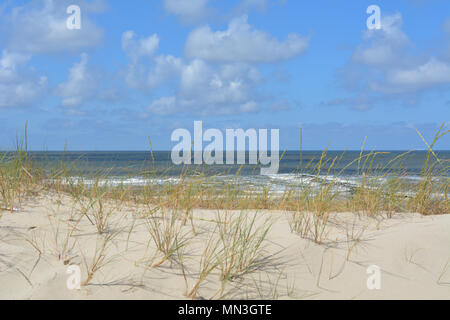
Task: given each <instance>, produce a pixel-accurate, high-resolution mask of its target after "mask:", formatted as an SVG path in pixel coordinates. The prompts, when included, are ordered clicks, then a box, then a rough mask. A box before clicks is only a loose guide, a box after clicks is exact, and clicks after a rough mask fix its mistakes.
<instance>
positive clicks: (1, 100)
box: [0, 50, 48, 108]
mask: <svg viewBox="0 0 450 320" xmlns="http://www.w3.org/2000/svg"><path fill="white" fill-rule="evenodd" d="M30 58H31V57H30V56H29V55H24V54H20V53H15V52H10V51H8V50H3V53H2V57H1V59H0V108H13V107H25V106H28V105H30V104H31V103H33V102H35V101H36V100H37V99H38V98H39V97H40V96H41V95H42V94H43V93H44V92H46V90H47V86H48V80H47V78H46V77H44V76H40V77H37V76H35V75H34V73H33V72H32V71H31V70H29V69H28V68H26V67H25V65H26V63H27V62H28V61H29V59H30Z"/></svg>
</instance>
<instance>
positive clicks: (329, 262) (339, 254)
mask: <svg viewBox="0 0 450 320" xmlns="http://www.w3.org/2000/svg"><path fill="white" fill-rule="evenodd" d="M78 209H79V208H78V206H76V205H74V204H73V201H72V200H71V199H69V198H68V197H65V196H59V197H58V196H56V195H46V196H41V197H39V198H37V199H34V200H32V201H28V202H27V203H26V204H24V205H23V206H22V207H21V208H20V209H19V211H18V212H14V213H6V212H4V213H3V216H2V217H1V218H0V299H185V296H184V293H185V291H186V286H185V281H184V278H183V276H182V274H181V268H180V267H179V265H177V264H176V263H171V262H170V261H167V262H165V263H163V264H162V265H161V266H159V267H157V268H151V267H148V265H151V264H152V263H155V262H157V261H158V259H160V258H161V255H160V254H158V253H157V252H156V249H155V246H154V244H153V243H152V240H151V237H150V235H149V233H148V231H147V228H146V225H145V220H144V219H141V218H140V217H142V216H143V215H145V214H146V213H148V211H149V210H148V209H145V208H136V207H123V208H117V209H116V210H115V211H114V212H115V213H114V216H113V222H112V227H111V229H112V230H115V229H117V228H120V229H121V230H122V232H121V233H120V234H119V235H118V236H117V237H116V238H115V239H113V241H112V242H111V246H110V247H109V249H108V250H107V251H106V256H105V259H108V260H109V259H111V262H110V263H109V264H106V265H105V266H104V267H103V268H101V269H100V270H98V271H97V272H96V273H95V275H94V277H93V279H92V281H91V283H90V284H89V285H88V286H86V287H82V288H81V289H80V290H69V289H68V288H67V285H66V282H67V279H68V277H69V275H68V274H66V270H67V267H68V265H79V266H80V267H81V272H82V274H81V278H82V280H83V279H84V278H85V277H86V271H85V267H84V264H83V256H84V257H85V258H86V260H87V261H88V262H89V261H91V260H92V257H93V255H94V252H95V248H96V244H97V243H98V242H97V240H96V239H97V238H98V236H97V235H96V232H95V228H94V227H93V226H92V225H91V224H90V222H89V221H88V220H87V219H86V218H83V219H82V220H81V222H80V224H79V225H78V227H77V229H76V230H75V231H74V233H73V235H72V237H70V238H69V242H68V248H72V250H70V251H69V254H68V255H67V257H68V258H70V261H66V263H67V265H65V264H64V263H63V262H61V261H58V257H57V256H58V253H57V252H58V248H59V250H60V248H62V247H63V244H64V240H65V238H66V235H67V221H68V220H69V219H70V217H71V215H73V214H74V213H76V212H78V211H77V210H78ZM216 214H217V212H215V211H213V210H195V211H194V219H193V221H194V226H195V230H196V232H197V233H198V234H197V236H196V237H195V238H194V239H192V240H191V241H190V242H189V244H188V246H187V247H186V257H185V265H186V272H187V277H188V287H189V289H191V288H192V286H193V285H194V283H195V281H196V279H198V270H199V255H200V253H201V252H202V249H203V247H204V245H205V243H206V240H207V239H208V234H209V233H210V231H211V230H212V228H213V226H214V223H213V222H211V221H212V220H214V219H215V218H216ZM221 214H225V213H224V212H221ZM234 214H235V215H237V214H238V213H234ZM247 214H249V215H250V214H251V212H247ZM258 216H259V217H260V219H259V221H262V220H263V219H264V218H266V217H270V218H271V219H273V221H274V224H273V227H272V228H271V230H270V233H269V236H268V241H267V242H266V243H265V244H264V256H263V257H262V258H264V260H263V263H262V264H261V265H260V267H259V268H258V269H257V270H254V271H253V272H251V273H249V274H246V275H244V276H243V277H241V278H240V279H236V280H235V281H233V282H229V283H228V284H227V286H226V288H225V296H224V298H234V299H246V298H250V299H261V298H267V299H271V298H278V299H450V215H442V216H428V217H423V216H420V215H418V214H398V215H395V216H394V217H393V218H392V219H383V220H380V219H378V220H375V219H370V218H366V217H361V218H359V217H358V216H357V215H356V214H353V213H344V214H343V213H340V214H335V215H333V216H332V219H331V221H330V224H329V226H330V228H331V229H330V230H331V231H330V232H329V234H328V238H327V241H325V243H324V244H321V245H318V244H315V243H314V242H312V241H310V240H307V239H302V238H301V237H299V236H298V235H296V234H293V233H291V232H290V228H289V223H288V216H289V213H283V212H268V211H263V212H258ZM133 217H136V219H134V218H133ZM133 222H134V223H135V227H134V228H133V230H132V232H129V231H130V227H131V225H132V224H133ZM361 228H363V229H365V232H364V233H363V235H362V237H361V239H360V241H359V242H358V244H356V245H355V246H354V248H353V249H352V250H351V254H350V257H349V259H348V260H347V259H346V256H347V254H348V247H349V246H350V247H351V246H352V245H353V242H348V237H347V233H351V230H354V233H357V231H358V230H361ZM191 231H192V228H191V224H190V223H187V225H186V226H185V227H183V232H186V233H188V232H191ZM208 231H209V232H208ZM56 234H58V244H56V243H55V238H56V237H55V235H56ZM32 244H33V245H32ZM34 246H36V247H37V248H38V249H39V250H40V251H41V253H39V252H38V250H37V249H35V248H34ZM155 254H156V256H155ZM152 257H155V258H154V259H153V260H152ZM372 265H376V266H378V267H379V268H381V289H380V290H369V289H368V287H367V279H368V277H369V276H370V275H369V274H367V268H368V267H369V266H372ZM218 280H219V278H218V275H217V273H216V272H213V273H212V274H210V275H209V277H208V278H207V280H206V281H205V282H204V283H202V285H201V287H200V290H199V296H200V297H203V298H207V299H208V298H211V297H212V296H213V295H214V294H215V293H216V292H217V291H218V289H219V288H220V282H219V281H218Z"/></svg>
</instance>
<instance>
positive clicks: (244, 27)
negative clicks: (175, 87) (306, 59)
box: [185, 16, 308, 63]
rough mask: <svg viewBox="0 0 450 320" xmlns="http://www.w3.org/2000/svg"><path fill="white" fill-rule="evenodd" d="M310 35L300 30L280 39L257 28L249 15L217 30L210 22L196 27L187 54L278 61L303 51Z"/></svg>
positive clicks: (225, 59)
mask: <svg viewBox="0 0 450 320" xmlns="http://www.w3.org/2000/svg"><path fill="white" fill-rule="evenodd" d="M307 47H308V39H307V38H303V37H301V36H300V35H298V34H296V33H291V34H289V35H288V37H287V39H286V40H285V41H280V40H278V39H276V38H273V37H271V36H270V35H269V34H267V33H265V32H263V31H260V30H256V29H253V28H252V27H251V26H250V25H249V24H248V22H247V16H242V17H240V18H236V19H233V20H232V21H231V22H230V24H229V26H228V29H227V30H225V31H216V32H213V31H212V30H211V28H210V27H209V26H204V27H200V28H197V29H196V30H194V31H192V32H191V33H190V34H189V36H188V39H187V41H186V46H185V54H186V56H187V57H188V58H191V59H203V60H205V61H211V62H250V63H261V62H267V63H270V62H277V61H280V60H286V59H290V58H292V57H294V56H297V55H299V54H301V53H303V52H304V51H305V50H306V48H307Z"/></svg>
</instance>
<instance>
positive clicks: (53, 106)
mask: <svg viewBox="0 0 450 320" xmlns="http://www.w3.org/2000/svg"><path fill="white" fill-rule="evenodd" d="M72 4H75V5H78V6H79V7H80V9H81V29H80V30H69V29H67V27H66V20H67V18H68V17H69V15H68V14H67V13H66V9H67V7H68V6H69V5H72ZM372 4H375V5H378V6H379V7H380V9H381V29H380V30H368V28H367V26H366V21H367V19H368V18H369V14H367V13H366V10H367V7H368V6H369V5H372ZM0 50H1V55H0V146H2V148H7V147H8V146H11V144H12V141H13V139H14V138H15V136H16V134H17V133H20V131H21V130H22V128H23V127H24V124H25V122H26V121H28V128H29V132H28V135H29V145H30V148H31V149H34V150H61V149H63V148H64V146H65V144H66V143H67V148H68V149H69V150H146V149H148V142H147V136H150V137H151V139H152V144H153V147H154V149H158V150H168V149H171V148H172V146H173V143H172V142H171V141H170V136H171V133H172V131H173V130H174V129H177V128H187V129H189V130H193V122H194V120H203V121H204V126H205V127H209V128H218V129H225V128H243V129H248V128H268V129H270V128H274V129H275V128H276V129H280V144H281V147H282V148H283V149H284V148H288V149H291V150H295V149H299V127H302V128H303V147H304V148H305V149H323V148H324V147H327V146H329V147H330V148H331V149H346V148H349V149H359V148H360V147H361V145H362V143H363V141H364V138H365V137H367V143H366V147H367V148H376V149H378V150H381V149H402V150H405V149H422V148H423V147H424V145H423V143H422V141H421V139H420V137H419V136H418V135H417V134H416V129H418V130H420V131H421V132H422V133H423V134H424V136H425V137H426V138H427V139H431V138H432V136H433V135H434V133H435V132H436V131H437V129H438V128H439V126H440V125H441V124H442V123H443V122H447V124H446V129H448V128H449V124H448V120H449V115H450V2H449V1H448V0H396V1H392V0H389V1H382V0H377V1H373V0H371V1H363V0H360V1H336V0H317V1H294V0H239V1H238V0H233V1H230V0H226V1H225V0H189V1H188V0H152V1H148V0H147V1H145V0H133V1H132V2H130V1H128V2H126V1H119V0H92V1H87V0H85V1H77V0H67V1H66V0H58V1H56V0H54V1H52V0H45V1H44V0H42V1H41V0H33V1H18V0H14V1H8V0H6V1H2V2H1V3H0ZM437 148H439V149H450V137H448V136H447V137H445V138H443V139H442V140H441V141H440V143H439V144H438V145H437Z"/></svg>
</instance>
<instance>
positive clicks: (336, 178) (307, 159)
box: [29, 150, 450, 193]
mask: <svg viewBox="0 0 450 320" xmlns="http://www.w3.org/2000/svg"><path fill="white" fill-rule="evenodd" d="M29 155H30V156H31V157H32V158H33V159H34V160H35V161H36V162H37V163H38V164H39V166H40V167H41V168H44V169H47V170H49V172H50V171H53V172H54V171H55V170H62V168H65V170H66V171H67V172H68V173H69V176H70V179H73V181H80V182H81V181H82V182H83V183H88V184H89V183H94V180H95V181H97V183H101V184H105V185H115V186H117V185H132V186H136V187H141V186H145V185H149V184H152V185H165V184H171V183H179V182H180V180H182V179H183V180H186V179H198V178H201V179H203V180H204V181H208V183H212V184H216V185H218V186H220V185H226V184H229V183H230V182H233V183H236V184H237V185H238V186H240V187H242V188H246V189H249V190H252V191H258V190H267V189H268V190H270V192H273V193H282V192H284V191H285V190H287V189H288V188H289V189H290V188H300V189H301V188H304V187H305V186H308V187H310V186H311V185H312V184H316V185H320V184H323V183H324V182H325V183H329V182H333V184H335V185H336V186H337V187H338V188H341V189H342V190H343V191H351V190H352V189H353V188H355V187H356V186H358V185H359V184H361V182H362V181H363V178H364V177H365V178H367V177H371V178H374V179H375V180H376V179H379V180H380V181H384V180H386V179H389V178H391V177H392V176H396V177H397V176H401V177H402V179H404V180H405V182H406V184H415V183H417V182H419V181H420V180H421V179H422V178H421V176H422V174H421V172H422V169H423V165H424V162H425V161H426V159H427V157H428V156H429V157H430V163H431V164H433V165H434V168H435V174H436V179H438V180H440V181H441V182H443V183H445V184H448V182H449V180H450V175H449V171H448V168H449V166H450V150H447V151H435V153H434V154H430V155H428V154H427V152H426V151H412V152H406V151H377V154H376V155H375V156H373V155H372V156H371V155H370V153H369V152H361V151H327V152H326V153H324V152H322V151H287V152H285V153H281V152H280V158H281V159H280V163H279V170H278V173H277V174H270V175H261V174H260V173H261V170H260V166H258V165H250V164H246V165H237V164H235V165H206V164H203V165H174V164H173V162H172V159H171V152H170V151H154V152H145V151H98V152H97V151H76V152H75V151H66V152H53V151H45V152H29ZM235 156H236V155H235ZM245 156H246V160H247V161H246V163H248V158H249V154H248V152H246V153H245ZM224 159H225V156H224ZM437 159H439V160H437ZM319 167H320V170H319ZM58 168H59V169H58ZM374 179H372V181H373V180H374ZM73 181H72V182H73Z"/></svg>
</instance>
